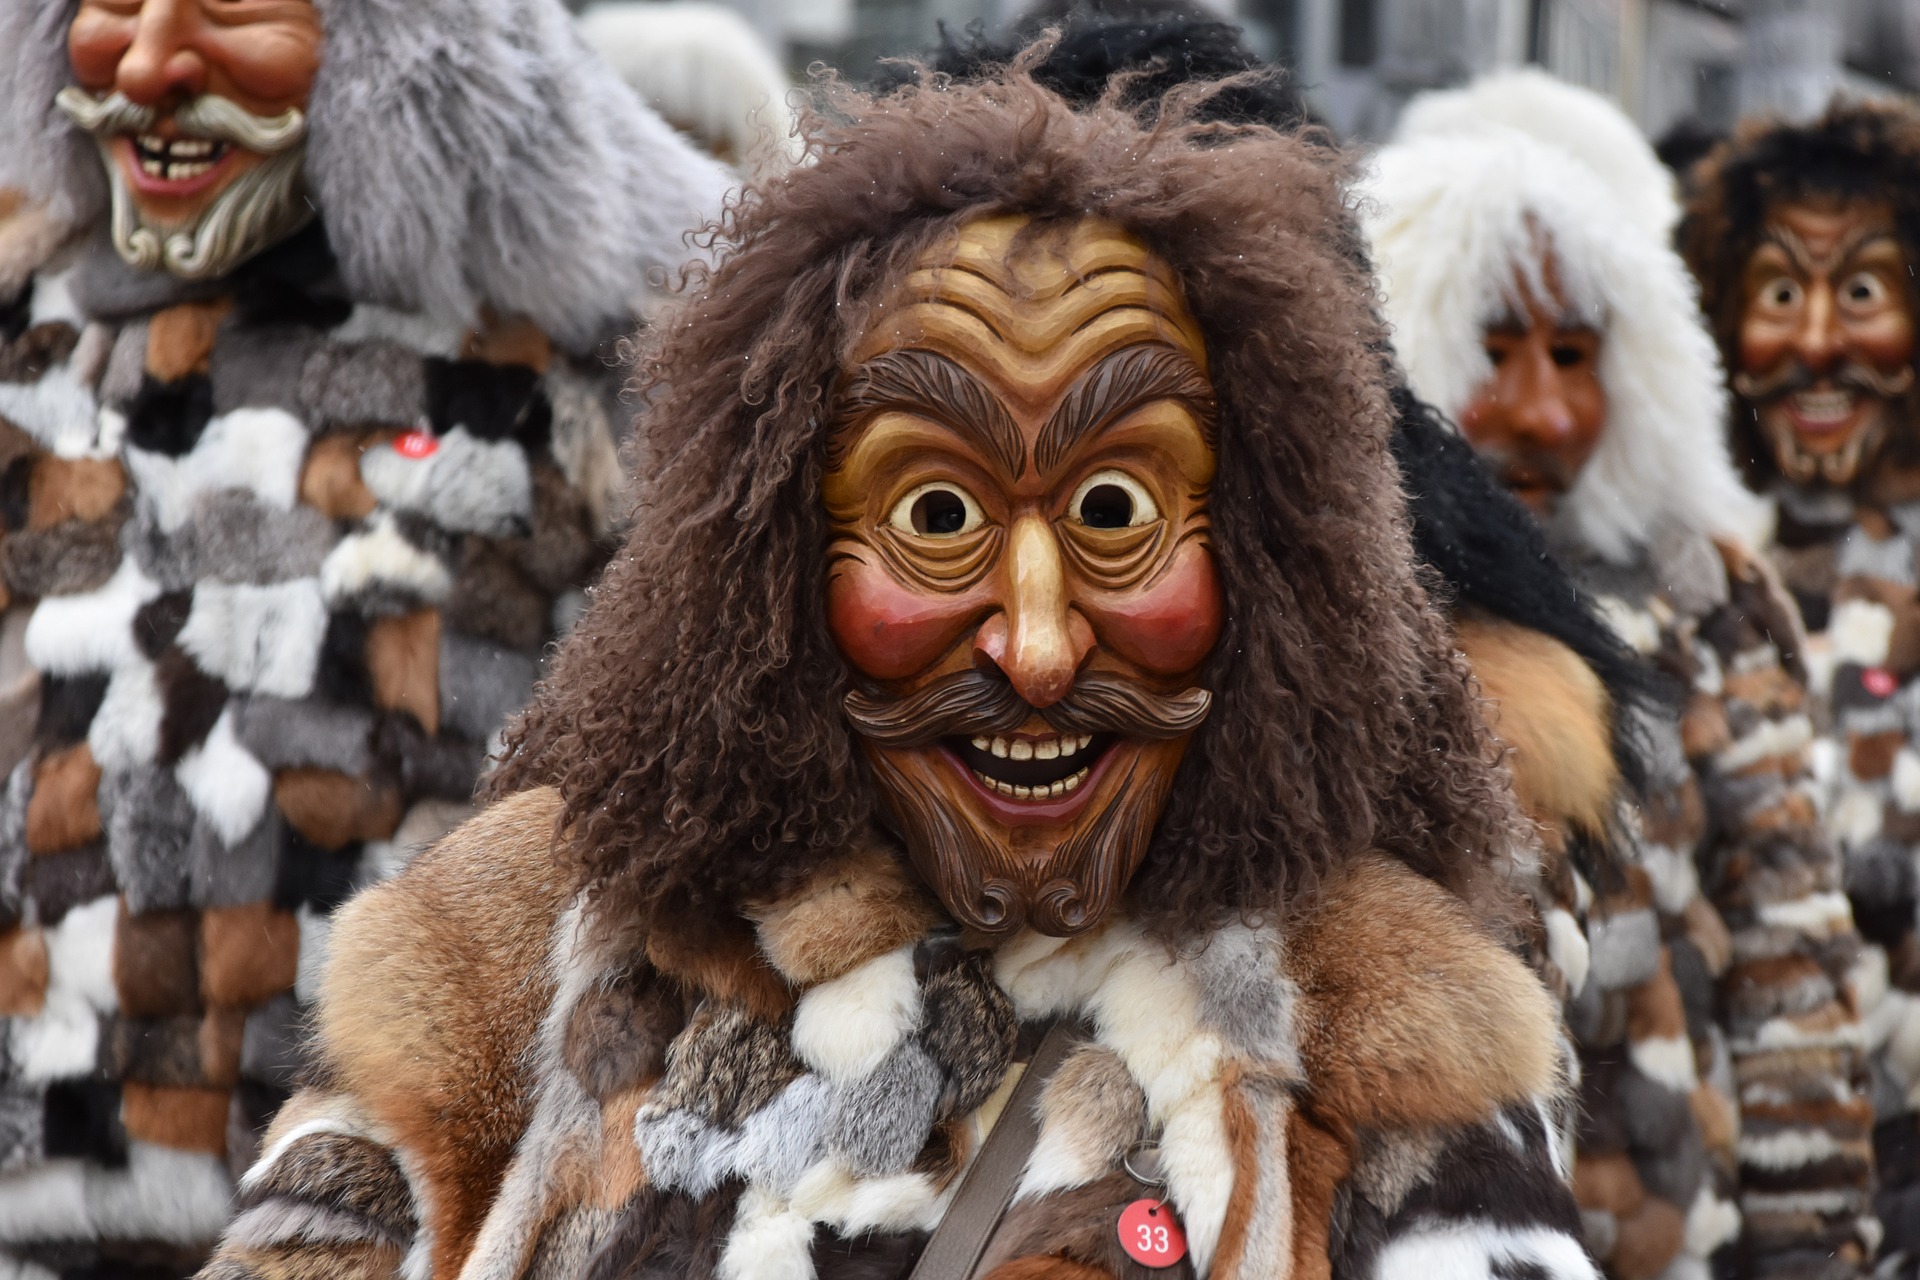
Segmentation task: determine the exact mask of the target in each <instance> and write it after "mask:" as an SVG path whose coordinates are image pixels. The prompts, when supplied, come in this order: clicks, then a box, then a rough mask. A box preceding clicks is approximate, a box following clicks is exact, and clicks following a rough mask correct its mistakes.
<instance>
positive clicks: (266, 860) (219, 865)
mask: <svg viewBox="0 0 1920 1280" xmlns="http://www.w3.org/2000/svg"><path fill="white" fill-rule="evenodd" d="M285 843H286V826H285V824H284V823H283V822H282V821H281V820H280V816H279V815H278V814H276V813H274V812H273V811H272V810H268V811H267V813H266V814H265V815H263V816H262V817H261V819H260V821H259V822H258V823H257V824H255V826H254V828H253V830H252V831H251V832H249V833H248V834H247V835H246V836H245V837H244V838H243V839H241V840H239V841H237V842H235V843H234V844H231V845H230V844H228V843H226V842H225V841H224V840H222V839H221V838H220V837H219V835H217V834H216V833H215V832H214V830H213V828H212V827H210V826H208V825H207V824H206V823H204V822H201V823H196V824H195V825H194V828H193V839H192V840H191V841H190V842H189V843H188V846H187V879H188V885H189V889H188V896H189V900H190V901H191V902H192V903H193V905H194V906H196V907H201V908H205V907H239V906H245V905H246V904H247V903H250V902H265V901H267V900H268V899H269V898H271V897H272V896H273V888H274V885H275V884H276V883H277V882H278V878H279V874H280V858H281V850H282V846H283V845H284V844H285Z"/></svg>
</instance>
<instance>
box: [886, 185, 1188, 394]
mask: <svg viewBox="0 0 1920 1280" xmlns="http://www.w3.org/2000/svg"><path fill="white" fill-rule="evenodd" d="M1023 232H1025V234H1024V235H1023V234H1022V233H1023ZM1149 343H1157V344H1163V345H1165V346H1167V347H1171V348H1173V349H1174V350H1175V351H1177V352H1179V353H1181V354H1182V355H1184V356H1185V357H1186V359H1187V361H1189V362H1191V364H1192V365H1193V366H1194V368H1195V371H1197V372H1198V373H1199V374H1200V375H1202V376H1203V377H1204V376H1205V373H1206V370H1207V352H1206V345H1205V342H1204V341H1203V339H1202V338H1201V334H1200V327H1199V325H1198V324H1196V323H1195V321H1194V319H1193V316H1192V314H1191V313H1189V312H1188V310H1187V306H1186V301H1185V298H1184V296H1183V294H1182V292H1181V289H1180V285H1179V281H1178V280H1177V278H1176V277H1175V276H1174V274H1173V269H1172V268H1171V267H1169V266H1168V265H1167V264H1166V263H1165V262H1163V261H1162V260H1161V259H1160V258H1159V257H1158V256H1156V255H1155V254H1154V253H1153V252H1152V251H1151V250H1149V249H1148V248H1147V247H1146V246H1145V245H1144V244H1142V243H1141V242H1140V241H1139V240H1138V239H1136V238H1134V237H1133V236H1132V235H1131V234H1129V233H1128V232H1127V231H1125V230H1124V229H1122V228H1120V227H1118V226H1115V225H1114V224H1112V223H1109V222H1104V221H1101V220H1099V219H1094V218H1088V219H1083V220H1081V221H1078V222H1073V223H1068V224H1064V225H1057V226H1048V227H1040V228H1035V227H1034V226H1033V224H1032V222H1031V220H1030V219H1028V218H1026V217H1023V216H1005V217H993V218H981V219H977V220H975V221H973V222H969V223H967V224H965V225H964V226H962V227H961V228H960V229H959V230H958V231H957V232H956V233H955V234H954V235H953V236H951V237H948V238H947V239H945V240H943V241H941V242H939V243H937V244H935V245H934V246H933V247H932V248H930V249H929V250H928V252H927V253H926V254H924V255H923V256H922V257H921V259H920V262H919V263H918V264H916V266H915V267H914V269H913V270H912V272H910V273H909V274H908V276H907V278H906V280H905V281H904V282H903V283H902V285H901V287H900V289H899V292H898V293H897V294H896V295H895V297H894V298H892V299H891V300H889V302H887V303H886V304H885V305H884V306H883V307H882V308H881V310H880V313H879V315H878V317H877V318H876V320H875V321H874V323H873V324H872V325H871V326H870V327H869V329H868V331H867V336H866V337H865V339H864V340H863V341H862V342H861V343H860V345H859V347H858V348H857V349H856V351H855V356H854V360H855V364H856V366H858V365H860V364H862V363H864V362H866V361H869V360H872V359H873V358H874V357H876V356H879V355H882V354H884V353H886V352H889V351H898V350H906V349H917V350H927V351H934V352H938V353H940V354H941V355H944V356H947V357H949V358H951V359H954V360H957V361H958V362H959V363H960V364H962V365H963V366H965V367H966V368H967V369H968V370H969V371H971V372H973V373H975V374H977V375H978V376H979V377H981V378H982V379H984V380H985V381H986V382H987V383H988V385H989V386H990V387H991V389H992V390H993V391H994V392H995V393H996V394H997V395H998V396H1000V397H1001V398H1002V399H1003V400H1004V401H1005V402H1006V403H1007V404H1008V405H1009V406H1010V407H1012V408H1014V409H1016V411H1018V410H1028V411H1038V410H1043V409H1045V408H1047V407H1048V406H1050V405H1051V404H1052V403H1053V402H1054V401H1056V400H1057V399H1058V398H1059V397H1060V395H1061V394H1062V393H1063V392H1064V391H1065V390H1066V388H1067V386H1068V384H1069V382H1070V380H1071V379H1072V378H1073V377H1074V375H1075V374H1076V373H1078V372H1079V371H1081V370H1084V369H1086V368H1087V367H1089V366H1090V365H1092V364H1093V363H1094V362H1095V361H1097V360H1099V359H1100V358H1101V357H1102V356H1105V355H1107V354H1109V353H1111V352H1114V351H1118V350H1120V349H1122V348H1125V347H1131V346H1138V345H1141V344H1149Z"/></svg>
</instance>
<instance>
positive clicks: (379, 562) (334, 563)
mask: <svg viewBox="0 0 1920 1280" xmlns="http://www.w3.org/2000/svg"><path fill="white" fill-rule="evenodd" d="M4 545H5V544H0V549H4ZM320 584H321V587H322V588H323V589H324V591H325V592H326V598H327V602H328V604H330V605H331V606H333V607H334V608H336V609H338V608H349V607H351V608H357V609H360V610H362V611H364V612H367V613H389V614H391V613H407V612H411V611H413V610H416V609H419V608H421V607H423V606H431V605H437V604H439V603H440V602H441V601H443V600H445V599H446V598H447V594H448V592H450V591H451V590H452V589H453V575H452V574H451V573H450V572H448V570H447V566H446V563H445V562H444V561H443V560H442V559H441V558H440V557H439V556H438V555H436V554H435V553H434V552H433V551H432V550H430V549H428V548H427V547H424V546H422V545H420V543H419V542H418V541H416V540H415V539H414V538H413V537H410V536H409V535H408V531H407V530H405V529H403V528H402V525H401V522H400V521H399V520H397V519H395V518H394V514H393V513H392V512H390V511H376V512H375V513H374V514H373V516H372V517H370V518H369V519H368V520H367V523H366V527H365V528H363V529H361V530H360V531H359V532H357V533H351V534H348V535H347V536H346V537H344V538H342V539H341V540H340V542H339V544H338V545H337V546H335V547H334V549H333V550H332V551H331V552H330V553H328V555H327V562H326V564H324V565H323V566H321V569H320Z"/></svg>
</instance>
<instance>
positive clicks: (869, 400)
mask: <svg viewBox="0 0 1920 1280" xmlns="http://www.w3.org/2000/svg"><path fill="white" fill-rule="evenodd" d="M888 409H900V410H905V411H906V412H908V413H912V414H916V415H918V416H920V417H923V418H931V419H933V420H934V421H935V422H938V423H940V424H941V425H942V426H945V427H948V428H950V429H951V430H952V431H954V432H955V433H957V434H959V435H962V436H965V437H966V438H967V439H968V440H970V441H972V442H973V443H974V444H975V445H977V446H978V447H979V448H980V450H981V451H982V452H983V453H985V454H986V455H987V456H988V457H990V458H992V459H993V460H994V461H995V462H997V463H999V464H1000V467H1001V469H1002V470H1004V471H1005V472H1006V473H1007V475H1009V476H1010V477H1012V478H1014V479H1016V480H1017V479H1019V478H1020V474H1021V473H1022V472H1023V471H1025V470H1026V468H1027V450H1026V445H1025V444H1024V443H1023V442H1022V441H1021V439H1020V428H1019V427H1017V426H1015V425H1014V422H1013V415H1012V414H1010V413H1008V412H1007V409H1006V406H1005V405H1003V404H1001V403H1000V400H999V397H997V396H995V395H994V394H993V392H992V391H990V390H988V389H987V386H986V384H985V383H983V382H981V381H980V379H978V378H976V377H974V376H973V375H972V374H971V373H968V372H967V371H966V370H965V369H963V368H961V367H960V366H959V365H957V364H955V363H954V362H953V361H951V360H949V359H947V358H946V357H945V356H942V355H936V354H935V353H933V352H931V351H920V350H916V349H911V348H909V349H908V350H905V351H889V352H887V353H886V354H885V355H880V356H875V357H874V358H873V359H871V360H869V361H867V362H866V363H865V364H863V365H861V366H860V368H859V369H858V370H856V371H855V372H854V374H853V377H852V378H851V379H850V380H849V381H848V383H847V389H846V390H845V391H844V392H842V393H841V397H840V412H841V414H842V415H843V416H845V417H846V418H848V419H849V420H851V419H853V418H864V417H867V416H869V415H871V414H874V413H879V412H882V411H884V410H888ZM844 455H845V447H844V444H843V443H839V442H836V445H835V446H834V447H833V448H831V449H830V450H829V452H828V459H827V465H828V466H838V465H840V461H841V459H842V458H843V457H844Z"/></svg>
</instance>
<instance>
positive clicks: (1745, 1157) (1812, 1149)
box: [1739, 1129, 1846, 1170]
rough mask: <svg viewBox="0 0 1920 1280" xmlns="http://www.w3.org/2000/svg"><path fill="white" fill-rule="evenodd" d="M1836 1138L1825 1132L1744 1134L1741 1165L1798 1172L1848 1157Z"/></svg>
mask: <svg viewBox="0 0 1920 1280" xmlns="http://www.w3.org/2000/svg"><path fill="white" fill-rule="evenodd" d="M1845 1150H1846V1149H1845V1148H1844V1147H1842V1146H1841V1145H1840V1144H1839V1143H1838V1142H1836V1141H1835V1140H1834V1138H1833V1135H1832V1134H1830V1133H1827V1132H1826V1131H1825V1130H1823V1129H1786V1130H1783V1131H1781V1132H1779V1133H1768V1134H1754V1135H1748V1134H1743V1135H1741V1138H1740V1144H1739V1152H1740V1163H1741V1164H1756V1165H1760V1166H1761V1167H1763V1168H1767V1169H1776V1170H1777V1169H1797V1168H1799V1167H1800V1166H1801V1165H1803V1164H1812V1163H1813V1162H1814V1161H1816V1160H1825V1159H1827V1158H1828V1157H1830V1156H1837V1155H1843V1154H1845Z"/></svg>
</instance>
